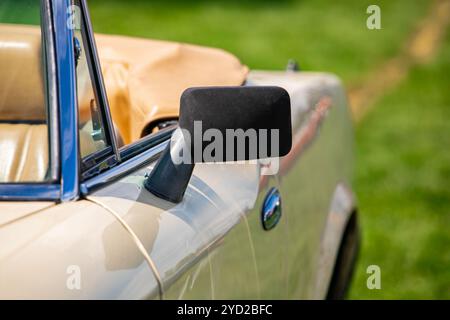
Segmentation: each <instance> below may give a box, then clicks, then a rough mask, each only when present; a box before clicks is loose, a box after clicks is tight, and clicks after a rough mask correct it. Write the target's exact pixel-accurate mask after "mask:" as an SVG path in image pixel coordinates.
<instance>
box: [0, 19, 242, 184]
mask: <svg viewBox="0 0 450 320" xmlns="http://www.w3.org/2000/svg"><path fill="white" fill-rule="evenodd" d="M96 41H97V46H98V51H99V55H100V59H101V64H102V71H103V76H104V78H105V84H106V88H107V94H108V99H109V104H110V108H111V113H112V117H113V122H114V123H115V124H116V125H117V128H118V131H119V133H120V136H121V137H122V138H123V141H124V143H126V144H128V143H131V142H133V141H136V140H138V139H139V138H140V137H141V136H142V133H143V131H144V129H145V127H146V125H147V124H149V123H151V122H153V121H155V120H159V119H167V118H176V117H178V112H179V101H180V96H181V93H182V92H183V91H184V90H185V89H186V88H188V87H193V86H211V85H220V86H227V85H240V84H242V83H243V82H244V81H245V78H246V76H247V72H248V69H247V67H246V66H244V65H242V64H241V63H240V62H239V60H238V59H237V58H236V57H234V56H233V55H231V54H229V53H227V52H225V51H222V50H219V49H212V48H204V47H200V46H194V45H188V44H180V43H173V42H164V41H155V40H147V39H136V38H129V37H122V36H109V35H96ZM0 70H1V75H0V121H2V122H11V121H13V122H21V121H23V122H27V121H30V120H32V121H33V122H34V121H42V122H45V120H46V111H45V99H44V83H43V77H42V74H43V70H42V52H41V33H40V28H38V27H33V26H22V25H8V24H0ZM80 92H83V93H84V90H81V88H80ZM84 95H86V96H87V95H89V96H88V98H89V99H84V100H86V101H90V99H91V98H92V97H91V96H92V92H91V93H89V92H86V93H85V94H84ZM84 100H83V97H82V99H80V101H82V103H80V106H79V108H80V118H81V119H82V123H84V122H88V121H89V120H90V110H89V103H84V102H83V101H84ZM47 134H48V133H47V126H46V125H29V124H4V123H3V124H2V123H0V152H1V155H0V182H24V181H42V180H43V179H44V178H45V175H46V172H47V168H48V154H49V153H48V139H47ZM80 146H81V154H82V156H84V155H87V154H90V153H91V152H93V151H95V150H98V149H99V148H101V147H102V146H100V145H98V144H97V143H96V142H95V141H92V137H90V134H89V132H85V131H84V130H81V131H80Z"/></svg>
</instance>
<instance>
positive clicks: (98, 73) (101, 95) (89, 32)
mask: <svg viewBox="0 0 450 320" xmlns="http://www.w3.org/2000/svg"><path fill="white" fill-rule="evenodd" d="M80 5H81V12H82V15H83V20H84V23H85V33H86V36H87V40H88V42H89V47H90V48H89V49H90V56H91V58H92V60H91V61H90V62H91V63H90V64H91V67H93V68H94V69H93V70H92V71H93V73H94V81H95V84H96V85H95V87H96V88H95V89H94V90H95V91H96V92H97V95H98V97H97V98H98V99H99V100H100V101H99V102H100V103H101V105H103V112H104V115H105V118H106V122H107V123H106V124H105V125H106V126H107V130H108V134H109V136H110V141H111V146H112V148H113V151H114V154H115V156H116V159H117V161H118V162H120V161H121V157H120V152H119V148H118V143H117V137H116V135H115V132H114V125H113V121H112V117H111V112H110V109H109V102H108V97H107V95H106V90H105V85H104V80H103V73H102V70H101V67H100V59H99V58H98V53H97V44H96V43H95V38H94V31H93V29H92V23H91V18H90V15H89V9H88V6H87V3H86V0H80Z"/></svg>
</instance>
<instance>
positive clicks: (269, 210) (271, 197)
mask: <svg viewBox="0 0 450 320" xmlns="http://www.w3.org/2000/svg"><path fill="white" fill-rule="evenodd" d="M280 219H281V195H280V192H279V191H278V189H277V188H271V189H270V190H269V192H268V193H267V195H266V198H265V199H264V203H263V206H262V211H261V222H262V226H263V228H264V230H267V231H268V230H271V229H273V228H274V227H275V226H276V225H277V224H278V222H279V221H280Z"/></svg>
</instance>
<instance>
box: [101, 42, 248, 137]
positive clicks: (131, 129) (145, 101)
mask: <svg viewBox="0 0 450 320" xmlns="http://www.w3.org/2000/svg"><path fill="white" fill-rule="evenodd" d="M95 39H96V42H97V47H98V51H99V56H100V61H101V65H102V69H103V75H104V80H105V85H106V88H107V94H108V100H109V104H110V108H111V113H112V117H113V120H114V122H115V124H116V126H117V127H118V128H119V131H120V133H121V135H122V138H123V140H124V142H125V143H130V142H132V141H135V140H137V139H139V138H140V137H141V134H142V131H143V129H144V128H145V126H146V125H147V124H149V123H151V122H153V121H155V120H159V119H167V118H173V117H177V116H178V110H179V103H180V96H181V94H182V92H183V91H184V90H185V89H186V88H189V87H194V86H232V85H241V84H242V83H243V82H244V81H245V78H246V76H247V72H248V69H247V67H246V66H243V65H242V64H241V63H240V62H239V60H238V59H237V58H236V57H235V56H233V55H231V54H229V53H227V52H225V51H223V50H219V49H212V48H205V47H200V46H195V45H188V44H181V43H174V42H165V41H156V40H146V39H136V38H129V37H123V36H109V35H99V34H97V35H96V37H95Z"/></svg>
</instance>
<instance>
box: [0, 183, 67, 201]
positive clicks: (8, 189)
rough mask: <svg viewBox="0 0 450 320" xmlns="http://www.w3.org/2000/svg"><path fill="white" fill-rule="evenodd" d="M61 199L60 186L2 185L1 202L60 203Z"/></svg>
mask: <svg viewBox="0 0 450 320" xmlns="http://www.w3.org/2000/svg"><path fill="white" fill-rule="evenodd" d="M59 198H60V186H59V184H42V183H20V184H19V183H17V184H12V183H10V184H0V200H1V201H4V200H8V201H58V200H59Z"/></svg>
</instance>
